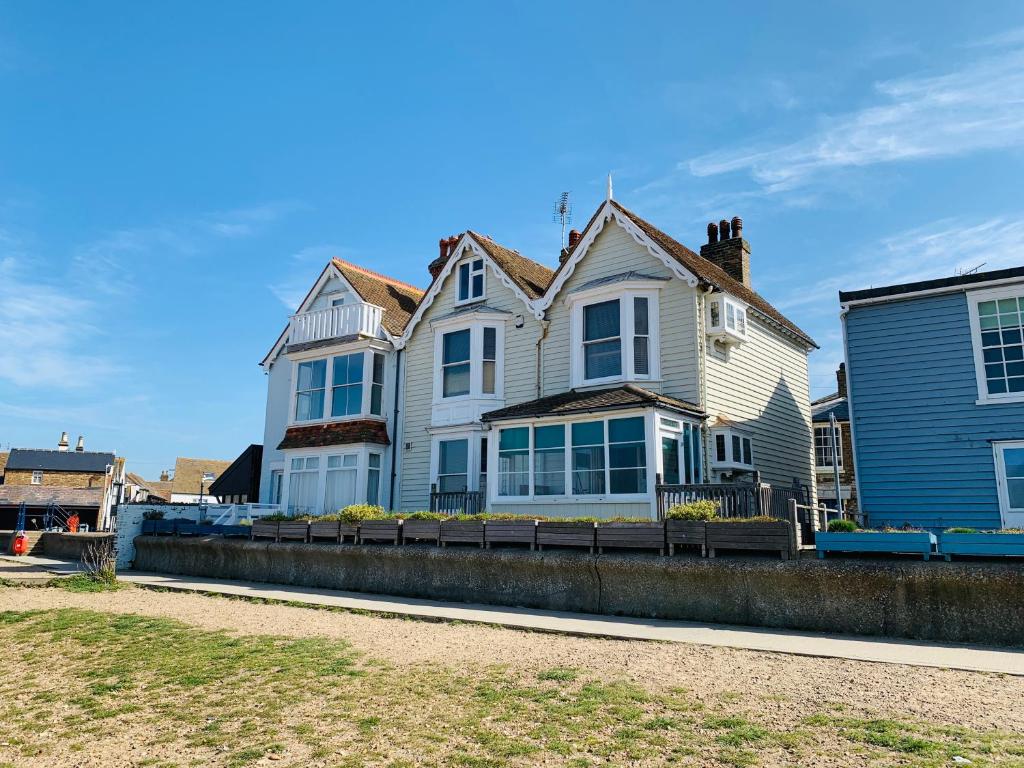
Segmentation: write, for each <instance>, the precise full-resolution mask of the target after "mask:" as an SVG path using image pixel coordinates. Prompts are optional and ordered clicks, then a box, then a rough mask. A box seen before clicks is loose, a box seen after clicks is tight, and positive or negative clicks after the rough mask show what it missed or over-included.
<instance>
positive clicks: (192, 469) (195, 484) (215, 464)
mask: <svg viewBox="0 0 1024 768" xmlns="http://www.w3.org/2000/svg"><path fill="white" fill-rule="evenodd" d="M230 465H231V462H230V461H222V460H220V459H187V458H183V457H181V456H179V457H178V458H177V459H176V460H175V462H174V479H173V480H171V493H192V494H198V493H199V483H200V481H201V480H202V479H203V473H204V472H212V473H213V479H214V480H216V479H217V478H218V477H220V473H221V472H223V471H224V470H225V469H227V468H228V467H229V466H230ZM209 489H210V484H209V483H203V490H204V491H209Z"/></svg>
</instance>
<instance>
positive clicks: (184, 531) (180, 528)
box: [174, 520, 199, 536]
mask: <svg viewBox="0 0 1024 768" xmlns="http://www.w3.org/2000/svg"><path fill="white" fill-rule="evenodd" d="M174 532H175V533H176V534H178V535H179V536H197V535H198V534H199V523H193V522H191V521H182V520H179V521H178V522H177V523H176V524H175V526H174Z"/></svg>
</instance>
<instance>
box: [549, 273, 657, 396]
mask: <svg viewBox="0 0 1024 768" xmlns="http://www.w3.org/2000/svg"><path fill="white" fill-rule="evenodd" d="M652 283H653V281H646V282H640V283H639V284H637V282H636V281H634V282H633V283H631V284H629V285H627V286H626V287H623V286H622V285H621V284H620V285H618V286H617V288H616V290H615V291H612V292H610V291H609V290H608V289H607V288H602V289H600V290H597V289H595V290H589V291H582V292H580V293H579V294H577V295H571V296H570V297H569V299H568V301H569V302H570V304H571V305H572V320H571V326H570V334H571V339H570V347H571V349H572V350H573V351H572V385H573V386H574V387H576V386H586V385H590V384H604V383H608V382H612V381H632V380H640V381H648V380H652V379H657V378H658V377H659V376H660V374H661V371H660V368H661V366H660V353H659V345H658V339H659V332H658V323H659V320H658V300H657V297H658V294H657V289H656V288H654V287H650V286H651V284H652ZM655 285H658V284H655Z"/></svg>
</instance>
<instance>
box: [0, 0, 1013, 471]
mask: <svg viewBox="0 0 1024 768" xmlns="http://www.w3.org/2000/svg"><path fill="white" fill-rule="evenodd" d="M694 5H695V4H683V3H632V4H623V3H603V2H593V1H591V2H586V3H569V2H566V3H559V4H552V3H524V4H500V5H499V4H490V3H487V4H485V3H465V4H443V3H442V4H426V3H408V4H402V3H400V4H384V3H381V4H360V5H357V4H342V3H313V2H305V3H277V4H271V3H242V2H238V3H231V2H218V3H199V2H182V3H174V4H153V3H128V2H125V3H115V2H108V3H98V2H97V3H92V2H90V3H78V2H75V3H71V2H68V3H54V2H38V3H17V2H0V105H2V106H0V109H2V111H3V119H2V120H0V446H2V447H4V448H6V447H9V446H11V445H14V446H24V447H30V446H31V447H46V446H50V445H54V444H55V443H56V440H57V437H58V436H59V434H60V432H61V430H67V431H69V432H70V433H71V434H72V439H74V438H75V437H76V436H77V435H78V434H84V435H85V436H86V442H87V447H89V448H91V449H116V450H117V451H118V453H119V454H121V455H124V456H126V457H127V458H128V461H129V469H133V470H135V471H138V472H140V473H142V474H143V475H145V476H151V477H152V476H155V475H157V474H158V473H159V471H160V470H161V469H163V468H167V467H171V466H173V463H174V457H175V456H178V455H186V456H202V457H214V458H233V457H234V456H236V455H237V454H238V453H239V452H240V451H241V450H242V449H243V448H244V447H245V446H246V445H247V444H248V443H250V442H260V441H261V440H262V426H263V414H264V408H265V379H264V377H263V374H262V373H261V371H260V369H259V368H258V367H257V363H258V361H259V360H260V359H261V358H262V356H263V355H264V353H265V352H266V350H267V349H268V348H269V346H270V345H271V344H272V342H273V341H274V339H275V338H276V336H277V334H278V333H279V331H280V330H281V328H282V327H283V325H284V323H285V321H286V318H287V315H288V314H289V312H290V310H291V309H293V308H294V304H295V303H296V302H297V300H298V298H301V295H302V294H303V293H304V291H305V290H306V289H307V288H308V286H309V284H310V283H311V282H312V280H313V279H314V278H315V277H316V275H317V274H318V273H319V271H320V269H321V268H322V267H323V265H324V263H325V262H326V260H327V258H328V257H329V256H330V255H339V256H341V257H343V258H346V259H349V260H352V261H354V262H356V263H360V264H364V265H367V266H370V267H373V268H375V269H379V270H381V271H385V272H387V273H389V274H392V275H394V276H395V277H398V278H401V279H403V280H406V281H409V282H412V283H415V284H419V285H425V284H426V283H427V273H426V264H427V262H428V261H429V260H430V259H431V258H433V257H434V255H435V253H436V249H437V240H438V238H439V237H442V236H446V235H449V234H452V233H455V232H461V231H463V230H465V229H467V228H473V229H476V230H478V231H482V232H485V233H488V234H490V235H491V236H493V237H494V238H495V239H496V240H498V241H499V242H501V243H503V244H505V245H508V246H510V247H514V248H517V249H519V250H520V251H521V252H522V253H524V254H526V255H528V256H531V257H532V258H535V259H537V260H539V261H542V262H546V263H548V264H553V263H554V262H555V261H556V256H557V249H558V238H559V231H558V228H557V226H556V225H555V224H553V223H552V222H551V208H552V205H553V203H554V202H555V200H556V198H557V197H558V195H559V193H560V192H562V191H563V190H571V192H572V197H573V201H574V204H575V212H576V217H575V223H576V224H577V225H579V226H582V225H583V224H584V223H585V222H586V220H587V218H588V217H589V215H590V213H592V211H593V209H594V207H595V206H596V205H597V204H598V203H599V202H600V200H601V199H602V196H603V189H604V177H605V174H606V173H607V172H608V171H609V170H611V171H612V172H613V173H614V178H615V196H616V198H617V199H618V200H620V201H621V202H622V203H623V204H624V205H626V206H628V207H630V208H632V209H633V210H635V211H637V212H638V213H640V214H641V215H643V216H644V217H646V218H648V219H649V220H651V221H653V222H654V223H655V224H657V225H658V226H660V227H661V228H662V229H665V230H666V231H667V232H669V233H670V234H672V235H674V236H675V237H676V238H677V239H679V240H681V241H682V242H684V243H686V244H688V245H690V246H691V247H697V246H699V245H700V243H701V242H703V239H704V227H705V224H706V222H707V221H708V220H711V219H714V220H718V219H720V218H722V217H731V216H733V215H740V216H742V217H743V219H744V223H745V226H744V231H745V234H746V236H747V238H748V239H749V240H750V242H751V245H752V249H753V256H752V270H753V279H754V283H755V287H756V288H757V289H758V290H759V291H761V292H762V293H763V294H764V295H766V296H767V297H768V298H769V299H770V300H772V301H773V302H775V303H776V304H777V305H778V306H779V307H780V308H781V309H782V310H783V311H785V312H786V313H787V314H788V315H789V316H790V317H791V318H792V319H793V320H795V321H796V322H797V323H798V324H800V325H801V326H803V327H804V328H805V329H807V330H808V331H809V332H810V333H811V334H812V335H813V336H814V337H815V338H817V339H818V340H819V342H820V343H821V344H822V347H823V348H822V350H821V351H819V352H816V353H814V355H813V356H812V358H811V371H812V387H813V390H814V394H816V395H820V394H825V393H827V392H828V391H830V389H832V388H833V386H834V385H833V382H834V379H833V369H834V368H835V366H836V364H837V363H838V361H839V360H840V359H841V349H840V336H839V334H840V328H839V323H838V319H837V314H838V304H837V297H836V292H837V291H838V290H839V289H840V288H843V289H855V288H863V287H867V286H869V285H883V284H887V283H892V282H900V281H904V280H910V279H918V278H921V279H923V278H927V277H934V276H942V275H948V274H952V273H953V272H954V271H955V270H957V269H962V268H970V267H975V266H977V265H979V264H981V263H982V262H984V263H985V269H989V268H998V267H1003V266H1009V265H1019V264H1022V263H1024V199H1022V196H1021V184H1020V179H1021V172H1022V170H1024V168H1022V166H1024V163H1022V157H1024V156H1022V145H1024V7H1022V6H1021V5H1020V4H1019V3H1015V2H1006V3H1000V2H986V3H985V4H983V5H982V6H972V5H970V4H964V3H954V2H945V3H936V2H927V3H911V2H905V3H892V2H887V3H870V2H867V3H865V2H861V3H815V4H813V5H812V4H807V3H800V4H783V3H772V4H764V3H753V2H751V3H736V4H728V5H727V4H723V3H715V4H706V5H707V6H708V7H707V8H703V9H698V8H695V7H693V6H694ZM513 6H514V7H513ZM768 6H770V9H769V7H768Z"/></svg>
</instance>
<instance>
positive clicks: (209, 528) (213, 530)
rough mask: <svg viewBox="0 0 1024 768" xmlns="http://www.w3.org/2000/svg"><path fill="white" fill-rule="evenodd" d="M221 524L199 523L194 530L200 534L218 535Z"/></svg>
mask: <svg viewBox="0 0 1024 768" xmlns="http://www.w3.org/2000/svg"><path fill="white" fill-rule="evenodd" d="M223 527H224V526H223V525H214V524H213V523H200V524H199V527H198V529H197V531H196V533H198V534H199V535H200V536H219V535H220V533H221V529H222V528H223Z"/></svg>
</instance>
